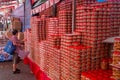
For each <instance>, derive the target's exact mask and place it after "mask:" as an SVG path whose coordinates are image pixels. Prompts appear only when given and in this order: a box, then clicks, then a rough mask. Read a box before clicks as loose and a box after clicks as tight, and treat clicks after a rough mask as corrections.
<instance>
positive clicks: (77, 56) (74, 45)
mask: <svg viewBox="0 0 120 80" xmlns="http://www.w3.org/2000/svg"><path fill="white" fill-rule="evenodd" d="M80 39H81V35H78V34H65V35H63V36H62V37H61V67H60V69H61V76H60V77H61V78H60V79H61V80H64V79H67V80H68V79H71V80H73V79H75V80H80V73H81V72H82V71H86V70H90V47H86V46H83V45H80ZM85 61H87V62H88V63H87V66H86V62H85Z"/></svg>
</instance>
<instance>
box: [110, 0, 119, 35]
mask: <svg viewBox="0 0 120 80" xmlns="http://www.w3.org/2000/svg"><path fill="white" fill-rule="evenodd" d="M110 5H111V6H112V8H111V9H110V17H111V32H112V33H111V36H118V35H119V30H120V27H119V26H120V22H119V21H120V18H119V16H120V10H119V8H120V3H118V2H117V1H111V4H110Z"/></svg>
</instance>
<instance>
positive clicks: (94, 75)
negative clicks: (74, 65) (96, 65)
mask: <svg viewBox="0 0 120 80" xmlns="http://www.w3.org/2000/svg"><path fill="white" fill-rule="evenodd" d="M111 75H112V70H101V69H98V70H93V71H87V72H82V74H81V80H115V79H113V78H110V77H111Z"/></svg>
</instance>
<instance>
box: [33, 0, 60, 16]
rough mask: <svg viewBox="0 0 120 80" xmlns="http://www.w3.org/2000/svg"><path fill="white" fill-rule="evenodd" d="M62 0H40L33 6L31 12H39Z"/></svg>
mask: <svg viewBox="0 0 120 80" xmlns="http://www.w3.org/2000/svg"><path fill="white" fill-rule="evenodd" d="M59 1H60V0H38V1H37V2H35V3H34V4H33V6H32V10H31V14H32V15H33V14H37V13H39V12H42V11H43V10H45V9H47V8H49V7H51V6H52V5H54V4H56V3H58V2H59Z"/></svg>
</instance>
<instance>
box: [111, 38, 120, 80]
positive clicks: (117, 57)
mask: <svg viewBox="0 0 120 80" xmlns="http://www.w3.org/2000/svg"><path fill="white" fill-rule="evenodd" d="M113 49H114V53H113V62H112V65H113V66H114V65H118V67H119V64H120V38H115V42H114V46H113ZM112 69H113V73H112V77H113V78H114V79H116V80H119V79H120V69H119V68H116V67H113V68H112Z"/></svg>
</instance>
